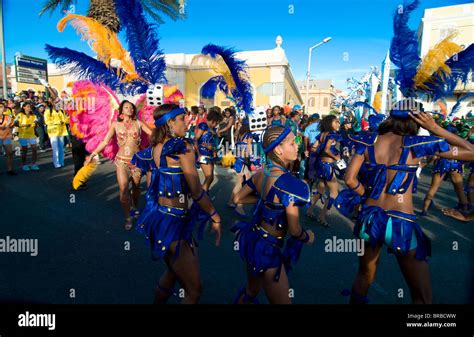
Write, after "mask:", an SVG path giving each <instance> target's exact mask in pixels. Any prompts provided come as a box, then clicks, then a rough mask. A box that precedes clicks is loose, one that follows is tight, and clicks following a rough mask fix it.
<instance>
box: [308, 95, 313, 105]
mask: <svg viewBox="0 0 474 337" xmlns="http://www.w3.org/2000/svg"><path fill="white" fill-rule="evenodd" d="M308 106H314V97H311V98H310V99H309V101H308Z"/></svg>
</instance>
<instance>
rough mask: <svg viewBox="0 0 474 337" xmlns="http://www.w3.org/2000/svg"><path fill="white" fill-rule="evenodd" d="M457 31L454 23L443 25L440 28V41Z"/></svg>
mask: <svg viewBox="0 0 474 337" xmlns="http://www.w3.org/2000/svg"><path fill="white" fill-rule="evenodd" d="M456 31H457V29H456V25H454V24H452V23H451V24H447V25H443V26H442V27H441V28H440V29H439V41H441V40H443V39H445V38H447V37H448V36H449V35H451V34H453V33H455V32H456Z"/></svg>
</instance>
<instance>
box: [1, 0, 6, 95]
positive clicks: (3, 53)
mask: <svg viewBox="0 0 474 337" xmlns="http://www.w3.org/2000/svg"><path fill="white" fill-rule="evenodd" d="M0 49H1V52H2V75H3V79H2V80H3V98H5V99H6V98H7V97H8V96H7V91H8V82H7V61H6V60H5V57H6V55H5V37H4V34H3V0H0Z"/></svg>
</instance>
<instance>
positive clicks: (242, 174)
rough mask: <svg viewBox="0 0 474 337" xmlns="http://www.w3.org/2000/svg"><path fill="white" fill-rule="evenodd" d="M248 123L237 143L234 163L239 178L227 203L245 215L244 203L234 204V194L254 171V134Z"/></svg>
mask: <svg viewBox="0 0 474 337" xmlns="http://www.w3.org/2000/svg"><path fill="white" fill-rule="evenodd" d="M246 122H247V123H244V124H242V126H241V127H240V129H239V135H238V141H237V143H236V144H235V145H236V160H235V164H234V170H235V172H236V173H237V179H236V181H235V185H234V189H233V190H232V194H231V196H230V200H229V202H228V203H227V205H228V206H229V207H231V208H234V209H235V211H236V212H237V213H238V215H241V216H244V215H245V211H244V209H243V206H242V204H239V205H236V204H234V201H233V200H234V196H235V195H236V194H237V193H238V192H239V191H240V190H241V189H242V186H243V184H244V183H245V181H247V180H248V179H250V177H251V175H252V172H251V168H250V166H251V165H252V161H251V158H253V157H254V155H253V140H254V138H253V134H252V133H251V132H250V127H249V124H248V120H246Z"/></svg>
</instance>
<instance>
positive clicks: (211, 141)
mask: <svg viewBox="0 0 474 337" xmlns="http://www.w3.org/2000/svg"><path fill="white" fill-rule="evenodd" d="M198 128H199V129H200V130H202V131H204V134H203V135H202V136H201V138H199V140H198V148H199V153H200V154H201V155H203V156H208V157H214V152H215V151H217V145H218V142H219V139H218V138H217V136H216V135H215V132H212V131H213V130H211V129H210V128H209V126H208V125H207V123H205V122H202V123H199V125H198ZM206 131H207V132H206ZM209 146H211V147H212V150H209V148H208V147H209Z"/></svg>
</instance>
